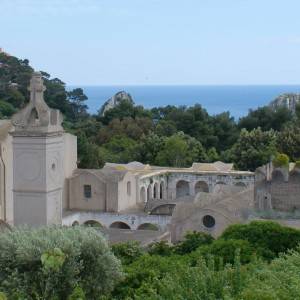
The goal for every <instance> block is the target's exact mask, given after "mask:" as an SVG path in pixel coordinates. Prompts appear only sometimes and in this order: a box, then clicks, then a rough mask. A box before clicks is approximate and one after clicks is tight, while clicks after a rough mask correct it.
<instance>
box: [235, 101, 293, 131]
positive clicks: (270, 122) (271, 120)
mask: <svg viewBox="0 0 300 300" xmlns="http://www.w3.org/2000/svg"><path fill="white" fill-rule="evenodd" d="M292 118H293V116H292V112H291V111H289V110H288V109H287V108H286V107H279V108H277V109H276V110H274V109H272V108H271V107H269V106H264V107H260V108H258V109H256V110H250V112H249V114H248V115H247V116H246V117H243V118H241V119H240V121H239V124H238V126H239V128H241V129H242V128H246V129H247V130H253V129H255V128H258V127H260V128H261V129H262V130H263V131H268V130H271V129H273V130H276V131H279V130H281V129H282V128H283V127H284V125H286V124H287V123H288V122H289V121H290V120H291V119H292Z"/></svg>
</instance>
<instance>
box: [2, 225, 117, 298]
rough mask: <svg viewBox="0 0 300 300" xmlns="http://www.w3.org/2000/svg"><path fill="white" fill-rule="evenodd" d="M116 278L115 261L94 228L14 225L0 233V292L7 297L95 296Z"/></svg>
mask: <svg viewBox="0 0 300 300" xmlns="http://www.w3.org/2000/svg"><path fill="white" fill-rule="evenodd" d="M121 277H122V273H121V270H120V263H119V261H118V260H117V259H116V258H115V256H114V255H113V254H112V253H111V251H110V249H109V247H108V245H107V243H106V241H105V239H104V238H103V236H102V235H101V234H100V233H99V232H97V231H96V230H95V229H93V228H86V227H80V226H76V227H71V228H69V227H46V228H39V229H29V228H21V229H17V228H14V229H12V230H5V231H4V232H2V233H1V238H0V292H2V293H4V294H5V295H6V296H7V298H8V299H10V300H14V299H16V300H20V299H28V300H38V299H45V300H47V299H49V300H54V299H57V300H60V299H61V300H66V299H69V300H71V299H91V300H92V299H99V295H105V294H107V293H109V292H110V291H111V290H112V288H113V287H114V284H115V283H116V282H118V281H119V280H120V279H121ZM0 295H1V294H0ZM76 295H77V296H76ZM78 295H81V296H80V297H79V296H78ZM0 299H1V296H0Z"/></svg>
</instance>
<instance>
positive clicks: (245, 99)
mask: <svg viewBox="0 0 300 300" xmlns="http://www.w3.org/2000/svg"><path fill="white" fill-rule="evenodd" d="M69 88H75V86H70V87H68V89H69ZM81 88H83V90H84V93H85V94H86V95H87V96H88V101H87V104H88V106H89V111H90V112H91V113H96V112H97V111H98V110H99V109H100V107H101V106H102V104H103V103H104V102H105V101H106V100H107V99H109V98H110V97H111V96H113V95H114V94H115V93H117V92H119V91H126V92H128V93H130V94H131V96H132V97H133V99H134V101H135V103H136V104H139V105H143V106H144V107H146V108H151V107H158V106H166V105H176V106H180V105H186V106H191V105H194V104H196V103H199V104H201V105H202V106H203V107H204V108H205V109H206V110H207V111H208V112H209V113H210V114H218V113H221V112H224V111H229V112H230V113H231V115H232V116H234V117H235V118H236V119H238V118H239V117H241V116H244V115H246V114H247V113H248V110H249V109H255V108H257V107H259V106H264V105H267V104H268V103H269V102H270V101H272V100H273V99H274V98H276V97H277V96H278V95H280V94H282V93H300V85H247V86H241V85H239V86H237V85H236V86H235V85H230V86H229V85H224V86H213V85H210V86H201V85H199V86H198V85H197V86H81Z"/></svg>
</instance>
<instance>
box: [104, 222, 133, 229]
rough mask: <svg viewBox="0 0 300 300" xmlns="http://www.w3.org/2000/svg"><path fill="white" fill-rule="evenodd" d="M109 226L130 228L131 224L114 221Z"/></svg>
mask: <svg viewBox="0 0 300 300" xmlns="http://www.w3.org/2000/svg"><path fill="white" fill-rule="evenodd" d="M109 228H118V229H130V226H129V225H128V224H126V223H124V222H114V223H112V224H111V225H110V226H109Z"/></svg>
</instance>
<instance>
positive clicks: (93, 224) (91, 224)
mask: <svg viewBox="0 0 300 300" xmlns="http://www.w3.org/2000/svg"><path fill="white" fill-rule="evenodd" d="M83 224H84V225H85V226H89V227H96V228H103V225H102V224H101V223H99V222H97V221H95V220H88V221H86V222H84V223H83Z"/></svg>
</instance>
